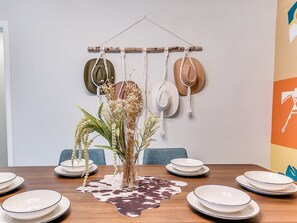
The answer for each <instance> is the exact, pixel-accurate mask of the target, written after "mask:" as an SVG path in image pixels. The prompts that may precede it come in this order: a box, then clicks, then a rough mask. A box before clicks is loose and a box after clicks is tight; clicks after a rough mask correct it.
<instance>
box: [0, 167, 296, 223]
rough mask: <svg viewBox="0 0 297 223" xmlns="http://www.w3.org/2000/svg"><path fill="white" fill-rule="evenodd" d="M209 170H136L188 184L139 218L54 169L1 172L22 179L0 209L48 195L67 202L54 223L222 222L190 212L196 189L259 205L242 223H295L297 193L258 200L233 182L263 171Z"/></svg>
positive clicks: (100, 173) (105, 170)
mask: <svg viewBox="0 0 297 223" xmlns="http://www.w3.org/2000/svg"><path fill="white" fill-rule="evenodd" d="M207 166H208V167H209V169H210V171H209V173H208V174H206V175H203V176H199V177H181V176H177V175H174V174H172V173H170V172H168V171H167V170H166V168H165V166H164V165H141V166H140V167H139V174H140V175H141V176H155V177H158V178H161V179H166V180H178V181H183V182H186V183H187V185H186V186H184V187H181V193H179V194H176V195H173V196H172V197H171V198H170V199H168V200H162V201H161V204H160V206H159V207H158V208H153V209H148V210H144V211H143V212H142V213H141V215H140V216H139V217H135V218H132V217H127V216H124V215H121V214H120V213H118V212H117V210H116V208H115V206H114V205H113V204H110V203H105V202H101V201H98V200H96V199H95V197H94V196H93V195H92V194H91V193H81V192H78V191H76V189H77V188H78V187H79V186H81V185H82V182H83V179H82V178H66V177H61V176H59V175H57V174H56V173H55V172H54V168H55V167H54V166H34V167H33V166H32V167H31V166H30V167H29V166H28V167H27V166H26V167H7V168H0V171H1V172H3V171H6V172H14V173H16V174H17V175H18V176H21V177H23V178H24V179H25V181H24V183H23V185H22V186H20V187H19V188H17V189H15V190H13V191H10V192H8V193H6V194H3V195H0V203H2V202H3V201H4V200H5V199H7V198H9V197H11V196H13V195H15V194H17V193H21V192H25V191H29V190H36V189H49V190H55V191H58V192H60V193H61V194H62V195H63V196H65V197H67V198H68V199H69V200H70V202H71V206H70V208H69V210H68V211H67V212H66V213H65V214H63V215H62V216H61V217H59V218H58V219H56V220H55V221H54V222H73V223H76V222H77V223H78V222H79V223H84V222H86V223H92V222H100V223H104V222H110V223H111V222H112V223H119V222H154V223H157V222H170V223H174V222H178V223H190V222H195V223H196V222H219V221H220V219H217V218H213V217H209V216H207V215H205V214H202V213H200V212H198V211H196V210H194V209H193V208H191V207H190V206H189V204H188V202H187V198H186V197H187V195H188V194H189V193H190V192H191V191H193V190H194V189H195V188H196V187H198V186H201V185H209V184H216V185H225V186H230V187H234V188H237V189H240V190H242V191H245V192H246V193H248V194H249V195H250V196H251V198H252V199H253V200H254V201H255V202H256V203H257V204H258V205H259V207H260V213H259V214H258V215H257V216H255V217H253V218H251V219H248V220H244V221H243V220H241V221H240V222H274V223H283V222H297V194H296V193H295V194H290V195H284V196H268V195H262V194H257V193H255V192H252V191H249V190H247V189H245V188H243V187H241V186H240V185H239V184H238V183H237V181H236V177H237V176H239V175H242V174H243V173H244V172H246V171H251V170H266V169H265V168H263V167H260V166H258V165H252V164H232V165H231V164H230V165H229V164H218V165H215V164H209V165H207ZM107 174H113V166H99V167H98V170H97V171H96V172H95V173H94V174H91V175H90V176H89V179H88V180H89V181H90V180H95V179H96V180H98V179H102V178H103V177H104V176H105V175H107ZM232 222H235V221H232Z"/></svg>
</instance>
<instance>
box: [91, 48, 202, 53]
mask: <svg viewBox="0 0 297 223" xmlns="http://www.w3.org/2000/svg"><path fill="white" fill-rule="evenodd" d="M103 49H104V50H105V53H120V52H121V47H104V48H103V47H100V46H95V47H88V51H89V52H100V50H103ZM185 49H186V47H181V46H174V47H168V51H169V52H184V51H185ZM164 50H165V47H150V48H146V52H147V53H163V52H164ZM188 50H189V51H202V47H200V46H191V47H189V48H188ZM124 51H125V52H126V53H142V52H143V48H140V47H138V48H135V47H127V48H124Z"/></svg>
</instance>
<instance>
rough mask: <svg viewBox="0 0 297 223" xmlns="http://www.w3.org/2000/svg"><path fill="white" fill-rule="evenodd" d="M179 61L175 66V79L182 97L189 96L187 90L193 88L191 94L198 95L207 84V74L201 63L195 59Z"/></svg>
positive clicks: (186, 58)
mask: <svg viewBox="0 0 297 223" xmlns="http://www.w3.org/2000/svg"><path fill="white" fill-rule="evenodd" d="M182 60H183V58H180V59H178V60H177V61H176V62H175V64H174V79H175V84H176V87H177V89H178V92H179V93H180V95H183V96H186V95H187V88H188V87H190V88H191V94H195V93H198V92H199V91H201V90H202V88H203V87H204V84H205V73H204V69H203V67H202V65H201V63H200V62H199V61H198V60H196V59H195V58H191V60H192V62H193V64H192V63H191V60H190V59H189V57H185V61H184V64H183V65H182ZM181 66H182V67H181Z"/></svg>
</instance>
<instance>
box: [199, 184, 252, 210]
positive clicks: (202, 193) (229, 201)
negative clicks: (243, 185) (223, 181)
mask: <svg viewBox="0 0 297 223" xmlns="http://www.w3.org/2000/svg"><path fill="white" fill-rule="evenodd" d="M194 194H195V195H196V197H197V198H198V200H199V202H200V203H201V204H202V205H204V206H206V207H207V208H209V209H212V210H214V211H219V212H224V213H232V212H237V211H240V210H243V209H244V208H245V207H246V206H247V205H248V204H249V203H250V202H251V197H250V196H249V195H248V194H247V193H245V192H243V191H241V190H238V189H235V188H233V187H227V186H221V185H204V186H200V187H197V188H196V189H195V190H194Z"/></svg>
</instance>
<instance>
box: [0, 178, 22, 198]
mask: <svg viewBox="0 0 297 223" xmlns="http://www.w3.org/2000/svg"><path fill="white" fill-rule="evenodd" d="M24 181H25V180H24V178H23V177H19V176H17V177H16V178H15V179H14V180H13V181H12V184H10V185H9V186H8V187H5V188H4V189H2V190H0V194H5V193H7V192H9V191H12V190H13V189H16V188H18V187H19V186H21V185H22V184H23V183H24Z"/></svg>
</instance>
